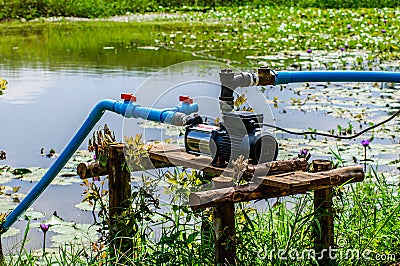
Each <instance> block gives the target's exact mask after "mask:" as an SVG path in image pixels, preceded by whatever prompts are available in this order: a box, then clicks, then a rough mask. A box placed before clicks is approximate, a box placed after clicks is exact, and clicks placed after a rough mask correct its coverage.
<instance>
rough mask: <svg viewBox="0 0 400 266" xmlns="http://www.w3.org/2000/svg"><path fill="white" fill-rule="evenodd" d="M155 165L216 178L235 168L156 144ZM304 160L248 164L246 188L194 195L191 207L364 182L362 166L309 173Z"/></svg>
mask: <svg viewBox="0 0 400 266" xmlns="http://www.w3.org/2000/svg"><path fill="white" fill-rule="evenodd" d="M149 157H150V158H151V160H152V161H154V162H163V163H168V164H171V165H179V166H184V167H188V168H194V169H198V170H203V171H205V172H208V173H213V174H216V175H221V174H222V175H223V176H230V175H232V173H233V168H232V167H227V168H219V167H215V166H212V165H211V158H210V157H207V156H195V155H191V154H187V153H186V152H185V151H184V148H180V147H178V146H176V145H170V144H157V145H154V146H153V148H152V149H151V150H150V154H149ZM307 165H308V163H307V161H305V160H304V159H297V158H296V159H293V160H288V161H274V162H269V163H264V164H259V165H248V166H247V168H246V169H245V171H244V175H245V176H246V177H248V178H249V179H250V180H251V182H250V183H249V184H247V185H241V186H235V187H228V188H221V189H213V190H208V191H199V192H193V193H191V195H190V205H191V207H192V208H193V209H197V208H205V207H211V206H219V205H221V204H226V203H229V202H241V201H249V200H257V199H265V198H272V197H279V196H287V195H294V194H299V193H305V192H307V191H313V190H318V189H324V188H329V187H332V186H339V185H343V184H346V183H352V182H359V181H362V180H363V179H364V172H363V170H362V167H361V166H350V167H343V168H338V169H334V170H329V171H322V172H318V173H310V172H306V171H305V170H306V167H307Z"/></svg>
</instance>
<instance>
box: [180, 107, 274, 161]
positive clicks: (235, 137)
mask: <svg viewBox="0 0 400 266" xmlns="http://www.w3.org/2000/svg"><path fill="white" fill-rule="evenodd" d="M222 118H223V122H222V123H221V124H220V126H213V125H208V124H205V123H195V124H192V125H189V126H188V127H187V128H186V133H185V148H186V152H188V153H190V154H195V155H209V156H212V158H213V161H212V164H213V165H214V166H218V167H225V166H227V165H228V164H230V163H232V161H234V160H236V159H237V158H238V157H239V156H240V155H243V156H244V158H245V159H249V161H250V163H252V164H257V163H264V162H269V161H273V160H275V159H276V157H277V156H278V143H277V141H276V140H275V138H274V137H273V136H272V135H271V134H269V133H267V132H264V131H262V126H261V125H262V123H263V115H262V114H255V113H253V112H248V111H235V112H227V113H224V114H223V116H222Z"/></svg>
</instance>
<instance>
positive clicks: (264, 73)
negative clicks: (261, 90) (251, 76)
mask: <svg viewBox="0 0 400 266" xmlns="http://www.w3.org/2000/svg"><path fill="white" fill-rule="evenodd" d="M257 74H258V78H259V81H258V85H261V86H265V85H274V84H275V74H274V73H273V72H272V71H271V69H270V68H269V67H267V66H262V67H260V68H259V69H258V70H257Z"/></svg>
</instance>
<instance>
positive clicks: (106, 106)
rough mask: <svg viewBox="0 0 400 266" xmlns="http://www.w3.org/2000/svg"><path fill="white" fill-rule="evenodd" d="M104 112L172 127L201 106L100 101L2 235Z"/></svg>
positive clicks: (6, 223)
mask: <svg viewBox="0 0 400 266" xmlns="http://www.w3.org/2000/svg"><path fill="white" fill-rule="evenodd" d="M105 111H111V112H114V113H117V114H120V115H122V116H124V117H128V118H129V117H136V118H143V119H146V120H151V121H155V122H162V123H169V122H170V121H171V118H172V116H173V115H174V114H176V113H177V112H180V113H187V114H190V113H194V112H197V111H198V105H197V104H196V103H193V104H186V103H183V104H182V106H176V107H173V108H169V109H153V108H148V107H141V106H139V105H137V104H134V103H132V102H129V101H114V100H102V101H100V102H99V103H97V104H96V106H95V107H94V108H93V110H92V111H91V112H90V114H89V116H88V118H86V121H85V122H84V123H83V124H82V126H81V127H80V128H79V130H78V131H77V132H76V134H75V136H74V137H73V138H72V139H71V141H70V142H69V143H68V145H67V146H66V147H65V149H64V150H63V151H62V153H61V154H60V156H59V157H58V158H57V159H56V161H55V162H54V163H53V164H52V165H51V166H50V168H49V170H48V171H47V172H46V173H45V174H44V176H43V177H42V178H41V179H40V181H39V182H38V183H37V184H36V185H35V186H34V187H33V189H32V190H31V191H30V192H29V193H28V195H26V197H25V198H24V199H23V200H22V201H21V202H20V203H19V204H18V205H17V207H16V208H15V209H14V210H13V211H12V212H11V213H10V214H9V215H8V216H7V217H6V220H5V221H4V223H3V224H1V225H0V234H1V233H3V232H5V231H7V230H8V229H9V228H10V227H11V226H12V225H13V224H14V223H15V222H16V221H17V220H18V218H19V217H20V216H21V215H22V214H23V213H24V212H25V211H26V210H27V209H28V208H29V207H30V206H31V205H32V204H33V202H35V201H36V199H37V198H38V197H39V196H40V195H41V194H42V193H43V191H44V190H45V189H46V188H47V187H48V186H49V185H50V183H51V182H52V181H53V179H54V178H55V177H56V176H57V174H58V173H59V172H60V171H61V170H62V168H63V167H64V165H65V164H66V163H67V162H68V160H69V159H70V158H71V157H72V155H73V154H74V153H75V152H76V150H77V149H78V148H79V146H80V145H81V144H82V142H83V140H84V139H85V138H86V136H87V135H88V134H89V133H90V131H91V130H92V129H93V127H94V126H95V125H96V123H97V122H98V121H99V120H100V118H101V117H102V116H103V114H104V112H105Z"/></svg>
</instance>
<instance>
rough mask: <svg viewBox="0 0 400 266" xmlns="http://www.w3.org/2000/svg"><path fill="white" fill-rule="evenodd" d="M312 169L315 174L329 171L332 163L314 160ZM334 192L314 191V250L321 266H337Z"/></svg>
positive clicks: (325, 189) (330, 189) (326, 189)
mask: <svg viewBox="0 0 400 266" xmlns="http://www.w3.org/2000/svg"><path fill="white" fill-rule="evenodd" d="M312 168H313V169H314V172H321V171H328V170H331V169H332V162H331V161H329V160H314V161H313V162H312ZM332 192H333V189H332V187H328V188H324V189H318V190H315V191H314V211H315V226H314V248H315V253H316V256H317V261H318V264H319V265H335V261H334V260H332V258H333V256H334V255H335V254H334V252H333V251H334V250H333V248H334V234H333V229H334V226H333V208H332V205H333V203H332Z"/></svg>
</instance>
